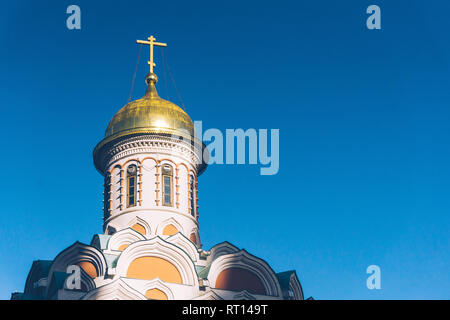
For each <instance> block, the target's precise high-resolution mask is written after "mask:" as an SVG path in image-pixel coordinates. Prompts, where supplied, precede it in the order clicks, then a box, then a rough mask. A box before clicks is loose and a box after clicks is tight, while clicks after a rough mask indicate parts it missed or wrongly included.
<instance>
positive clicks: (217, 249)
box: [208, 241, 239, 263]
mask: <svg viewBox="0 0 450 320" xmlns="http://www.w3.org/2000/svg"><path fill="white" fill-rule="evenodd" d="M238 251H239V248H238V247H236V246H234V245H232V244H231V243H229V242H228V241H224V242H221V243H218V244H216V245H215V246H214V247H212V248H211V249H210V250H209V256H208V263H212V262H213V261H214V260H216V259H217V258H218V257H220V256H223V255H226V254H230V253H234V252H238Z"/></svg>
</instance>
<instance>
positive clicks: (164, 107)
mask: <svg viewBox="0 0 450 320" xmlns="http://www.w3.org/2000/svg"><path fill="white" fill-rule="evenodd" d="M145 80H146V82H147V84H148V87H147V91H146V92H145V95H144V96H143V97H142V98H141V99H138V100H135V101H132V102H130V103H128V104H127V105H126V106H124V107H123V108H122V109H120V110H119V111H118V112H117V113H116V114H115V115H114V117H113V118H112V120H111V121H110V122H109V125H108V128H107V129H106V132H105V137H104V139H103V140H102V141H100V142H99V143H98V144H97V146H96V147H95V149H94V152H93V156H94V164H95V167H96V168H97V170H98V171H99V172H100V173H102V174H105V165H106V163H107V158H108V157H109V156H108V152H107V150H108V148H110V146H111V145H113V144H114V143H115V142H116V141H117V140H118V139H121V138H122V137H127V136H134V135H139V134H161V135H168V136H171V137H176V138H177V139H181V138H182V139H183V140H184V141H185V142H188V143H189V144H190V145H191V146H192V148H194V149H197V148H199V151H200V153H201V157H202V162H201V163H200V165H199V167H198V173H197V174H198V175H200V174H201V173H202V172H203V171H204V170H205V169H206V166H207V159H208V155H209V153H208V152H207V151H206V146H205V145H204V143H203V142H202V141H201V140H199V139H198V138H196V137H195V131H194V124H193V122H192V120H191V118H189V116H188V115H187V113H186V112H184V110H183V109H181V108H180V107H179V106H177V105H176V104H174V103H172V102H170V101H167V100H164V99H161V98H160V97H159V96H158V93H157V92H156V88H155V83H156V82H157V81H158V78H157V77H156V75H155V74H153V73H150V74H148V75H147V77H146V79H145Z"/></svg>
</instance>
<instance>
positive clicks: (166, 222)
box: [156, 217, 186, 236]
mask: <svg viewBox="0 0 450 320" xmlns="http://www.w3.org/2000/svg"><path fill="white" fill-rule="evenodd" d="M171 224H172V225H173V226H174V227H175V228H177V230H178V232H181V233H183V234H186V230H184V228H183V226H182V225H181V224H180V223H179V222H178V221H177V220H175V219H174V218H172V217H170V218H169V219H166V220H164V221H162V222H160V223H159V224H158V226H157V227H156V234H157V235H160V236H163V230H164V228H165V227H167V226H168V225H171Z"/></svg>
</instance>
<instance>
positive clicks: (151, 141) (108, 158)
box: [101, 134, 202, 169]
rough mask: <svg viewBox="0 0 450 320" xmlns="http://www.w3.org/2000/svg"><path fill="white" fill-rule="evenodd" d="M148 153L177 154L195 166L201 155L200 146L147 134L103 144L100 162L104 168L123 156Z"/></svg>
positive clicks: (199, 161)
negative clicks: (106, 144) (107, 144)
mask: <svg viewBox="0 0 450 320" xmlns="http://www.w3.org/2000/svg"><path fill="white" fill-rule="evenodd" d="M148 153H157V154H166V155H171V156H177V157H180V158H182V159H183V160H185V161H186V162H188V163H192V164H197V165H196V166H197V167H198V166H199V165H200V163H201V157H202V149H201V148H198V147H195V146H193V145H191V144H188V143H186V142H184V141H180V140H178V139H175V138H170V137H164V136H161V135H151V134H147V135H139V136H135V137H128V138H123V139H120V140H117V141H116V142H114V143H112V144H111V145H109V146H105V150H104V152H103V153H102V155H101V158H102V159H101V163H103V164H104V165H105V166H104V168H105V169H106V167H110V166H112V165H113V164H114V163H115V162H117V161H119V160H120V159H122V158H124V157H127V156H130V155H134V154H148Z"/></svg>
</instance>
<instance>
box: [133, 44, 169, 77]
mask: <svg viewBox="0 0 450 320" xmlns="http://www.w3.org/2000/svg"><path fill="white" fill-rule="evenodd" d="M147 40H148V41H145V40H136V43H141V44H148V45H149V46H150V60H149V61H148V62H147V63H148V64H149V65H150V73H153V67H154V66H156V64H155V63H154V62H153V46H158V47H167V43H161V42H155V40H156V39H155V37H153V36H150V37H148V38H147Z"/></svg>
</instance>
